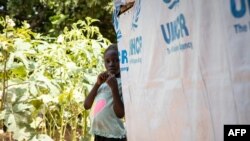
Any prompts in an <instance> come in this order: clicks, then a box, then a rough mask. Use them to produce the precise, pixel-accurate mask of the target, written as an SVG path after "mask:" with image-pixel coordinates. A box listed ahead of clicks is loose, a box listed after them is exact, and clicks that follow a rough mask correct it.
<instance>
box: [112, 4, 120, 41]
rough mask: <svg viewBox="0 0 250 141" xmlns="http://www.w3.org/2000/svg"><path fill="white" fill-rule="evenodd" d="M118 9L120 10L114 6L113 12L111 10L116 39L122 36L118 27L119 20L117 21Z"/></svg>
mask: <svg viewBox="0 0 250 141" xmlns="http://www.w3.org/2000/svg"><path fill="white" fill-rule="evenodd" d="M119 11H120V8H119V7H116V8H115V10H114V12H113V25H114V28H115V32H116V38H117V40H119V39H120V38H122V33H121V29H120V28H119V21H118V14H119Z"/></svg>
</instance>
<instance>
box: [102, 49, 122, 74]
mask: <svg viewBox="0 0 250 141" xmlns="http://www.w3.org/2000/svg"><path fill="white" fill-rule="evenodd" d="M104 64H105V68H106V70H107V71H108V72H109V73H110V74H114V75H117V74H119V73H120V63H119V58H118V52H117V51H115V50H108V51H107V52H106V53H105V55H104Z"/></svg>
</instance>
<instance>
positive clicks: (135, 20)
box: [132, 0, 141, 30]
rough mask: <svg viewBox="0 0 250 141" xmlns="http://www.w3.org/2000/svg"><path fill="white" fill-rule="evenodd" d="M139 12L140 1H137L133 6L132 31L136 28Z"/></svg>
mask: <svg viewBox="0 0 250 141" xmlns="http://www.w3.org/2000/svg"><path fill="white" fill-rule="evenodd" d="M140 12H141V0H137V1H136V4H135V11H134V15H133V19H132V29H133V30H134V29H135V28H137V27H138V20H139V15H140Z"/></svg>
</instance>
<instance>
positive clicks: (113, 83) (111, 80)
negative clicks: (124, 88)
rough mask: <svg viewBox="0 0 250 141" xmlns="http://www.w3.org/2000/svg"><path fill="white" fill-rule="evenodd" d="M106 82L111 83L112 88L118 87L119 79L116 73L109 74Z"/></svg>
mask: <svg viewBox="0 0 250 141" xmlns="http://www.w3.org/2000/svg"><path fill="white" fill-rule="evenodd" d="M106 83H107V84H108V85H109V87H110V88H111V89H113V88H117V87H118V85H117V80H116V78H115V75H114V74H109V77H108V78H107V80H106Z"/></svg>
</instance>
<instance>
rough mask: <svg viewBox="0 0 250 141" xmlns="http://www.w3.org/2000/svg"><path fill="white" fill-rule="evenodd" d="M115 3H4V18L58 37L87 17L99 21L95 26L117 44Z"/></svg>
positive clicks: (64, 0)
mask: <svg viewBox="0 0 250 141" xmlns="http://www.w3.org/2000/svg"><path fill="white" fill-rule="evenodd" d="M112 10H113V0H0V16H5V15H9V16H10V17H11V18H12V19H13V20H14V21H15V23H16V25H17V26H21V23H22V21H27V22H28V23H29V24H30V28H31V29H32V31H35V32H39V33H44V34H46V35H48V34H49V35H50V36H58V35H59V34H61V33H62V32H63V28H64V27H70V26H71V25H72V24H73V23H75V22H77V21H78V20H83V19H85V17H91V18H94V19H99V20H100V22H98V23H95V25H96V26H98V27H99V28H100V32H101V33H102V34H103V35H104V37H106V38H108V39H109V40H110V41H111V42H116V40H115V32H114V29H113V26H112V16H111V14H112Z"/></svg>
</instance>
